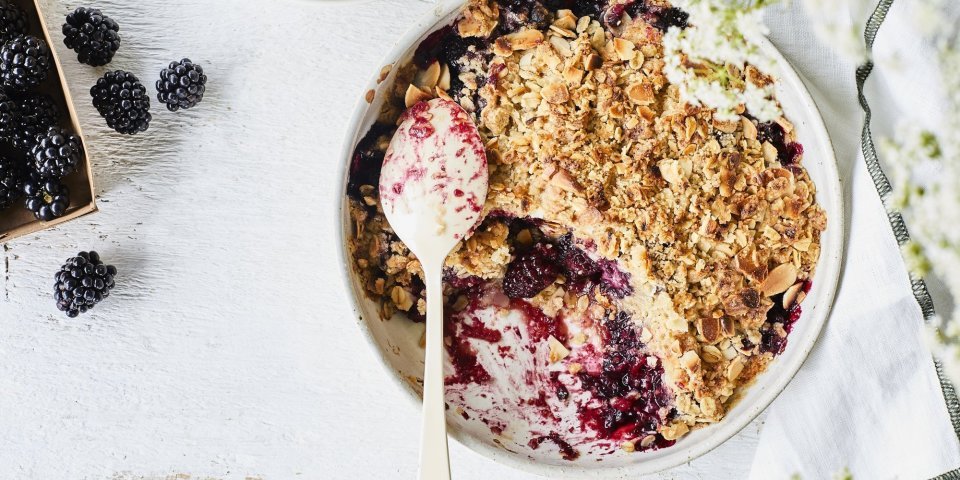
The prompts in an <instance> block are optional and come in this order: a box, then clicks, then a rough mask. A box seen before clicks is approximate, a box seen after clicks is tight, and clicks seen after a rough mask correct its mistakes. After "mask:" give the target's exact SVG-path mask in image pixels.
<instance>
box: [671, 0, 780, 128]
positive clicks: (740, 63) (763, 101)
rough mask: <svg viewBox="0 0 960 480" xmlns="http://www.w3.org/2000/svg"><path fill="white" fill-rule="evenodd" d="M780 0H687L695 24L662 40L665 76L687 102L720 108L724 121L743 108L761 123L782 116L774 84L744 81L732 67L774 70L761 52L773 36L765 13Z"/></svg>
mask: <svg viewBox="0 0 960 480" xmlns="http://www.w3.org/2000/svg"><path fill="white" fill-rule="evenodd" d="M775 1H776V0H753V1H737V0H685V1H679V2H676V3H677V5H678V6H680V7H681V8H683V9H684V10H685V11H686V12H687V13H689V14H690V19H689V23H690V26H689V27H687V28H684V29H680V28H677V27H672V28H670V29H669V30H668V31H667V33H666V34H664V37H663V47H664V57H665V58H664V60H665V62H666V66H665V67H664V72H665V73H666V75H667V78H668V79H669V80H670V82H671V83H673V84H674V85H677V86H678V87H679V89H680V96H681V98H683V99H684V101H686V102H688V103H690V104H693V105H702V106H705V107H708V108H712V109H715V110H716V116H717V117H718V118H720V119H721V120H736V119H737V118H738V114H737V110H738V108H739V107H740V106H741V105H742V106H744V107H746V109H747V110H748V111H749V112H750V114H751V115H753V116H754V117H756V118H758V119H759V120H761V121H769V120H774V119H776V118H777V117H778V116H780V107H779V106H778V105H777V103H776V101H775V100H774V99H773V85H766V86H763V87H758V86H756V85H754V84H753V83H751V82H744V81H742V79H741V78H740V76H739V75H734V74H732V73H731V71H730V69H729V67H731V66H732V67H735V68H736V69H737V70H739V71H743V70H744V68H745V67H746V66H747V65H753V66H754V67H756V68H757V69H759V70H760V71H763V72H770V71H772V69H773V68H774V66H775V62H774V60H773V58H772V57H770V56H769V55H766V54H765V53H764V52H763V51H762V49H761V48H760V43H761V42H762V41H763V38H764V36H765V35H766V34H767V33H768V30H767V27H766V26H765V25H764V23H763V19H762V15H763V9H764V8H765V7H767V6H768V5H770V4H772V3H775Z"/></svg>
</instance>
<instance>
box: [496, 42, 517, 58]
mask: <svg viewBox="0 0 960 480" xmlns="http://www.w3.org/2000/svg"><path fill="white" fill-rule="evenodd" d="M493 54H494V55H496V56H498V57H509V56H510V55H513V47H511V46H510V41H509V40H507V39H506V37H500V38H498V39H496V40H495V41H494V42H493Z"/></svg>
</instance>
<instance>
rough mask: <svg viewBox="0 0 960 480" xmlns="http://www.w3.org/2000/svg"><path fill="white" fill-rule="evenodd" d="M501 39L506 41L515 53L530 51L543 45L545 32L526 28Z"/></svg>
mask: <svg viewBox="0 0 960 480" xmlns="http://www.w3.org/2000/svg"><path fill="white" fill-rule="evenodd" d="M500 38H501V39H503V40H505V41H506V42H507V45H509V46H510V49H511V50H513V51H522V50H530V49H531V48H534V47H536V46H537V45H540V44H541V43H543V32H541V31H540V30H536V29H533V28H526V29H523V30H520V31H517V32H513V33H511V34H508V35H504V36H502V37H500ZM498 42H499V40H498Z"/></svg>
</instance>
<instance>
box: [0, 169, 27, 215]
mask: <svg viewBox="0 0 960 480" xmlns="http://www.w3.org/2000/svg"><path fill="white" fill-rule="evenodd" d="M23 177H24V170H23V164H22V163H21V162H20V159H19V157H7V156H3V157H0V209H3V208H7V207H9V206H10V205H12V204H13V202H14V201H16V200H17V199H18V198H20V197H21V196H23Z"/></svg>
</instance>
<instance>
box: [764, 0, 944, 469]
mask: <svg viewBox="0 0 960 480" xmlns="http://www.w3.org/2000/svg"><path fill="white" fill-rule="evenodd" d="M917 1H920V0H896V1H895V2H893V0H880V7H881V9H886V8H889V12H888V13H887V15H886V17H885V19H883V21H882V24H881V22H880V20H881V19H882V17H883V15H882V14H880V13H878V14H877V15H873V19H874V21H873V22H872V23H871V24H870V25H869V26H868V27H875V26H878V25H880V28H879V30H878V32H877V36H876V44H875V46H874V52H873V57H872V58H873V59H874V60H875V62H876V64H877V65H876V68H875V69H874V71H873V72H872V73H871V75H870V76H869V77H867V81H866V85H865V99H866V101H867V102H868V103H869V106H870V107H872V110H873V118H872V123H871V124H872V126H873V131H874V132H875V134H876V136H877V137H879V136H882V135H889V134H890V133H892V132H893V131H894V128H896V125H897V124H898V122H899V121H900V119H902V118H914V117H925V118H927V119H928V121H935V120H934V119H935V118H936V112H937V109H938V108H939V107H938V103H937V94H938V92H937V89H936V87H935V83H932V80H931V79H934V78H936V76H935V75H934V73H935V72H936V60H935V58H936V56H935V54H934V49H933V48H932V47H931V46H929V45H924V44H923V43H922V42H920V41H919V36H918V35H917V33H916V30H915V26H914V25H915V24H914V22H913V18H912V15H911V12H912V11H913V7H914V6H915V4H916V2H917ZM891 4H892V6H891ZM873 7H874V6H873V5H872V6H871V8H870V10H869V11H866V12H843V11H840V10H838V11H837V12H836V13H837V14H838V15H843V14H848V13H852V14H853V15H858V14H862V15H866V16H865V17H864V19H866V18H867V17H869V16H870V15H871V14H872V13H873V12H874V10H873ZM882 11H883V10H881V13H882ZM767 20H768V24H769V25H770V28H771V39H772V40H773V41H774V43H776V44H777V46H778V47H779V48H780V50H781V51H782V52H783V53H784V55H785V56H786V57H787V58H788V59H789V60H790V62H791V63H792V64H793V65H794V67H795V68H796V69H797V70H798V71H799V72H801V74H802V75H804V76H805V82H806V84H807V87H808V88H809V89H810V91H811V93H812V94H813V96H814V98H815V100H816V102H817V104H818V106H819V107H820V109H821V113H822V114H823V117H824V121H825V123H826V125H827V129H828V130H829V131H830V134H831V137H832V140H833V142H834V148H835V151H836V154H837V159H838V161H839V165H840V174H841V178H842V179H844V200H845V203H846V209H847V212H846V218H847V225H846V232H847V239H846V252H845V254H846V261H845V262H844V269H843V271H842V272H841V279H840V285H839V290H838V292H837V299H836V302H835V304H834V306H833V310H832V313H831V316H830V319H829V322H828V323H827V325H826V327H825V329H824V332H823V334H822V335H821V338H820V340H819V342H818V344H817V346H816V348H815V349H814V350H813V352H812V353H811V354H810V357H809V358H808V359H807V361H806V363H805V364H804V366H803V367H802V368H801V370H800V371H799V373H798V374H797V376H796V378H795V379H794V380H793V381H792V382H791V383H790V385H789V387H788V388H787V389H786V390H785V391H784V392H783V393H782V394H781V395H780V396H779V397H778V399H777V400H776V401H775V402H774V404H773V405H772V406H771V407H770V409H769V410H768V416H767V418H766V422H765V425H764V427H763V430H762V432H761V437H760V442H759V446H758V448H757V452H756V456H755V458H754V462H753V466H752V470H751V473H750V478H751V479H755V480H761V479H762V480H767V479H785V478H791V477H792V476H794V475H798V476H799V477H800V478H803V479H829V478H832V477H833V476H835V475H837V474H839V473H840V472H843V471H845V470H848V471H849V472H850V474H851V475H852V476H853V478H855V479H857V480H859V479H870V480H873V479H929V478H933V477H937V476H940V475H943V476H942V477H940V478H960V470H958V468H960V441H958V430H957V428H956V427H957V419H958V413H957V412H956V407H957V405H956V403H955V398H956V397H955V396H953V397H952V398H951V396H952V391H951V388H950V387H949V383H946V382H945V381H943V380H942V379H941V378H940V376H939V375H938V372H937V370H936V368H935V364H934V361H933V358H932V357H931V355H930V353H929V352H928V351H927V350H926V348H925V347H924V344H923V341H922V338H921V335H922V328H923V324H924V312H923V311H922V309H921V308H920V302H922V303H924V304H925V305H929V297H928V295H927V293H926V291H925V289H924V288H923V285H922V283H916V284H911V279H910V278H909V276H908V274H907V271H906V268H905V267H904V263H903V260H902V259H901V256H900V252H899V247H898V244H897V238H896V237H895V235H894V231H893V230H892V228H891V218H889V217H888V215H887V212H886V210H885V209H884V207H883V205H882V202H881V200H880V196H879V194H878V187H877V185H875V183H874V179H873V178H872V177H871V171H870V170H871V169H869V168H868V164H867V162H866V160H865V158H871V157H872V156H873V151H872V150H871V149H870V147H869V146H868V147H867V148H866V149H863V148H862V146H861V129H862V127H863V121H864V113H863V110H862V109H861V106H860V105H859V104H858V103H857V100H856V99H857V93H858V92H857V84H856V81H855V75H854V72H855V69H856V65H854V64H853V63H851V62H850V61H847V60H844V59H841V58H839V57H837V56H835V55H834V54H833V53H832V51H831V49H830V48H828V47H825V46H823V45H822V44H820V43H819V41H818V40H817V39H816V38H814V37H813V35H812V33H810V32H811V31H812V30H811V25H810V21H809V20H808V19H807V17H806V16H805V15H804V14H803V11H802V7H801V6H799V5H798V4H797V2H794V4H793V5H791V6H788V7H785V8H781V9H778V11H775V12H772V15H770V17H769V18H768V19H767ZM863 73H866V71H865V70H864V71H863ZM917 112H923V114H922V115H918V114H917ZM864 150H866V153H867V156H866V157H865V156H864ZM874 173H876V172H874ZM877 180H878V181H879V182H881V185H880V186H881V187H882V181H883V179H882V178H879V177H878V178H877ZM894 220H896V218H894ZM914 287H916V290H917V295H918V296H916V297H915V292H914ZM918 300H919V301H920V302H918ZM927 313H929V312H927ZM944 386H946V388H947V392H946V395H945V391H944ZM948 402H952V408H948ZM951 409H952V410H953V412H952V415H951V411H950V410H951ZM948 472H952V473H948ZM944 474H946V475H944Z"/></svg>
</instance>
